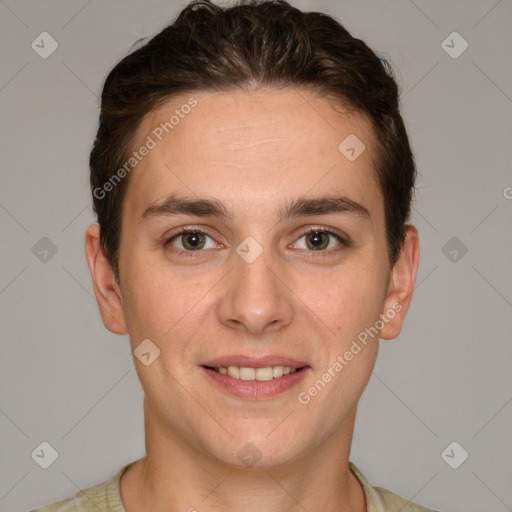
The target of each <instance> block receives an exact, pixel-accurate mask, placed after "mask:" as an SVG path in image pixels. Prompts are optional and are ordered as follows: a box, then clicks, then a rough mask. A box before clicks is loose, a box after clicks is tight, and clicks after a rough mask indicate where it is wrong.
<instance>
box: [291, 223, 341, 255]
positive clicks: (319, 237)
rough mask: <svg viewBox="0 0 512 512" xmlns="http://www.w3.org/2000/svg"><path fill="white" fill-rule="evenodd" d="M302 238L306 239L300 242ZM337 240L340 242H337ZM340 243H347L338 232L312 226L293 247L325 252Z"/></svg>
mask: <svg viewBox="0 0 512 512" xmlns="http://www.w3.org/2000/svg"><path fill="white" fill-rule="evenodd" d="M302 239H304V242H300V241H301V240H302ZM336 241H337V242H338V244H336ZM340 244H341V245H347V243H346V242H345V241H344V240H343V238H342V237H341V236H340V235H338V234H337V233H334V232H333V231H330V230H328V229H324V228H311V229H308V230H307V231H306V232H305V233H304V234H303V235H302V236H301V237H300V238H299V239H298V240H297V242H295V243H294V244H293V247H294V248H296V249H305V250H310V251H321V252H325V251H326V250H327V249H332V248H333V247H335V246H336V245H340Z"/></svg>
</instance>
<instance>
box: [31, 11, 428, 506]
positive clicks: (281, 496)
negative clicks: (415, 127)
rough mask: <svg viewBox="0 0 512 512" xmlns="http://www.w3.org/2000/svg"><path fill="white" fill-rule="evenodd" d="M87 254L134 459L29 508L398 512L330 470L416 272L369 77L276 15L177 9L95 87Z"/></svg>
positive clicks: (356, 481)
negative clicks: (131, 371)
mask: <svg viewBox="0 0 512 512" xmlns="http://www.w3.org/2000/svg"><path fill="white" fill-rule="evenodd" d="M90 167H91V189H92V193H93V201H94V209H95V212H96V215H97V218H98V224H93V225H91V226H90V227H89V229H88V230H87V234H86V256H87V262H88V265H89V268H90V271H91V276H92V281H93V285H94V291H95V294H96V298H97V301H98V305H99V309H100V313H101V317H102V320H103V322H104V324H105V326H106V327H107V329H109V330H110V331H112V332H114V333H117V334H121V335H122V334H129V337H130V343H131V348H132V351H133V354H134V356H135V357H134V364H135V367H136V369H137V373H138V376H139V378H140V381H141V385H142V388H143V390H144V393H145V399H144V415H145V431H146V455H145V457H143V458H141V459H139V460H137V461H134V462H132V463H130V464H128V465H126V466H124V467H123V468H122V469H121V470H120V471H119V472H118V473H117V474H116V475H115V477H114V478H112V480H110V481H108V482H105V483H102V484H98V485H96V486H94V487H92V488H89V489H87V490H85V491H81V492H80V493H78V494H77V495H76V496H75V497H74V498H73V499H69V500H65V501H63V502H59V503H58V504H53V505H49V506H47V507H43V508H41V509H39V510H40V511H45V512H50V511H57V510H58V511H60V512H64V511H74V510H80V511H86V510H87V511H89V510H91V511H92V510H95V511H98V510H100V511H126V512H136V511H137V512H145V511H160V510H161V511H164V510H165V511H179V510H183V511H189V512H192V511H195V510H197V511H200V512H205V511H220V510H222V511H235V510H242V509H243V510H244V511H245V512H253V511H258V512H259V511H261V510H265V511H268V512H284V511H299V510H300V511H304V510H306V511H317V510H322V511H324V512H334V511H344V512H363V511H371V512H383V511H398V510H401V511H403V512H418V511H427V509H426V508H424V507H421V506H419V505H415V504H413V503H411V502H410V501H408V500H406V499H405V498H401V497H399V496H397V495H396V494H394V493H392V492H390V491H387V490H384V489H381V488H375V487H372V486H371V485H370V483H369V482H368V481H367V480H366V478H365V477H364V476H363V475H362V474H361V472H360V471H359V470H358V469H357V467H356V466H355V465H354V464H353V463H352V462H351V461H349V454H350V445H351V440H352V434H353V428H354V422H355V414H356V408H357V403H358V400H359V398H360V397H361V394H362V393H363V391H364V389H365V387H366V385H367V383H368V380H369V378H370V376H371V372H372V369H373V366H374V363H375V360H376V357H377V352H378V343H379V338H382V339H392V338H395V337H396V336H397V335H398V334H399V333H400V331H401V327H402V323H403V321H404V317H405V315H406V313H407V310H408V308H409V305H410V302H411V298H412V292H413V288H414V283H415V279H416V273H417V268H418V261H419V245H418V234H417V230H416V229H415V228H414V227H413V226H411V225H408V224H406V222H407V220H408V216H409V211H410V203H411V198H412V193H413V187H414V179H415V167H414V161H413V156H412V152H411V149H410V146H409V142H408V138H407V134H406V131H405V128H404V124H403V121H402V118H401V116H400V113H399V109H398V92H397V87H396V84H395V81H394V79H393V77H392V75H391V72H390V70H389V68H388V66H387V64H386V62H385V61H382V60H380V59H378V58H377V57H376V55H375V54H374V53H373V52H372V50H370V49H369V48H368V46H367V45H366V44H365V43H364V42H362V41H360V40H358V39H355V38H353V37H352V36H351V35H350V34H349V33H348V32H347V31H346V30H345V29H344V28H343V27H342V26H341V25H340V24H339V23H338V22H336V21H335V20H334V19H332V18H331V17H329V16H326V15H324V14H320V13H302V12H301V11H299V10H298V9H296V8H293V7H292V6H290V5H288V4H287V3H285V2H284V1H276V2H268V1H267V2H252V3H250V4H248V3H245V4H241V5H236V6H233V7H231V8H225V9H223V8H220V7H218V6H215V5H213V4H211V3H209V2H207V1H196V2H193V3H191V4H190V5H188V6H187V7H186V8H185V9H184V10H183V11H182V12H181V13H180V15H179V16H178V18H177V20H176V21H175V23H174V24H172V25H170V26H169V27H167V28H165V29H164V30H163V31H162V32H160V33H159V34H158V35H157V36H156V37H154V38H153V39H152V40H151V41H149V42H148V43H147V44H145V45H144V46H143V47H141V48H139V49H138V50H136V51H135V52H133V53H132V54H130V55H128V56H127V57H125V58H124V59H123V60H122V61H121V62H120V63H119V64H117V66H116V67H115V68H114V69H113V70H112V71H111V73H110V74H109V76H108V77H107V79H106V82H105V84H104V88H103V94H102V104H101V114H100V125H99V129H98V133H97V136H96V140H95V142H94V146H93V149H92V152H91V158H90Z"/></svg>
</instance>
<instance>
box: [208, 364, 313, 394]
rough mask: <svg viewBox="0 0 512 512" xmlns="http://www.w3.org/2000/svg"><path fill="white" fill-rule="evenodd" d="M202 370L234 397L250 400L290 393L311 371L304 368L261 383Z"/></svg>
mask: <svg viewBox="0 0 512 512" xmlns="http://www.w3.org/2000/svg"><path fill="white" fill-rule="evenodd" d="M201 368H202V369H203V370H204V371H205V372H206V374H207V375H208V376H209V377H210V378H211V379H213V380H214V381H215V382H216V383H217V384H219V385H220V386H222V387H223V388H224V389H226V390H227V391H229V392H230V393H232V394H233V395H235V396H238V397H240V398H247V399H250V400H265V399H266V398H272V397H275V396H277V395H279V394H281V393H284V392H285V391H288V390H289V389H291V388H292V387H293V386H295V385H296V384H298V383H299V382H300V381H301V380H302V379H303V378H304V377H305V375H306V373H308V370H309V367H304V368H303V369H302V370H300V371H299V370H298V371H296V372H294V373H289V374H288V375H283V376H282V377H278V378H275V379H272V380H264V381H259V380H240V379H235V378H233V377H230V376H229V375H227V374H224V373H219V372H216V371H215V370H210V369H209V368H205V367H204V366H202V367H201Z"/></svg>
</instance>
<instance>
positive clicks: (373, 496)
mask: <svg viewBox="0 0 512 512" xmlns="http://www.w3.org/2000/svg"><path fill="white" fill-rule="evenodd" d="M349 467H350V470H351V471H352V473H353V474H354V475H355V476H356V478H357V479H358V480H359V482H360V483H361V486H362V487H363V491H364V495H365V498H366V504H367V512H395V511H397V510H400V512H435V511H434V510H431V509H429V508H425V507H422V506H421V505H418V504H417V503H413V502H412V501H411V500H408V499H406V498H403V497H402V496H399V495H398V494H395V493H394V492H391V491H388V490H387V489H383V488H382V487H373V486H372V485H371V484H370V482H369V481H368V480H367V479H366V478H365V476H364V475H363V474H362V473H361V471H359V469H358V468H357V467H356V466H355V464H353V463H352V462H349Z"/></svg>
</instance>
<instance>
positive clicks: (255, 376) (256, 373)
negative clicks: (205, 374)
mask: <svg viewBox="0 0 512 512" xmlns="http://www.w3.org/2000/svg"><path fill="white" fill-rule="evenodd" d="M215 371H216V372H219V373H222V374H224V375H225V374H228V375H229V376H230V377H233V378H234V379H240V380H259V381H265V380H272V379H277V378H279V377H282V376H283V375H288V374H289V373H295V372H296V371H297V368H291V367H290V366H266V367H265V368H248V367H245V366H228V367H227V368H222V367H221V368H215Z"/></svg>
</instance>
